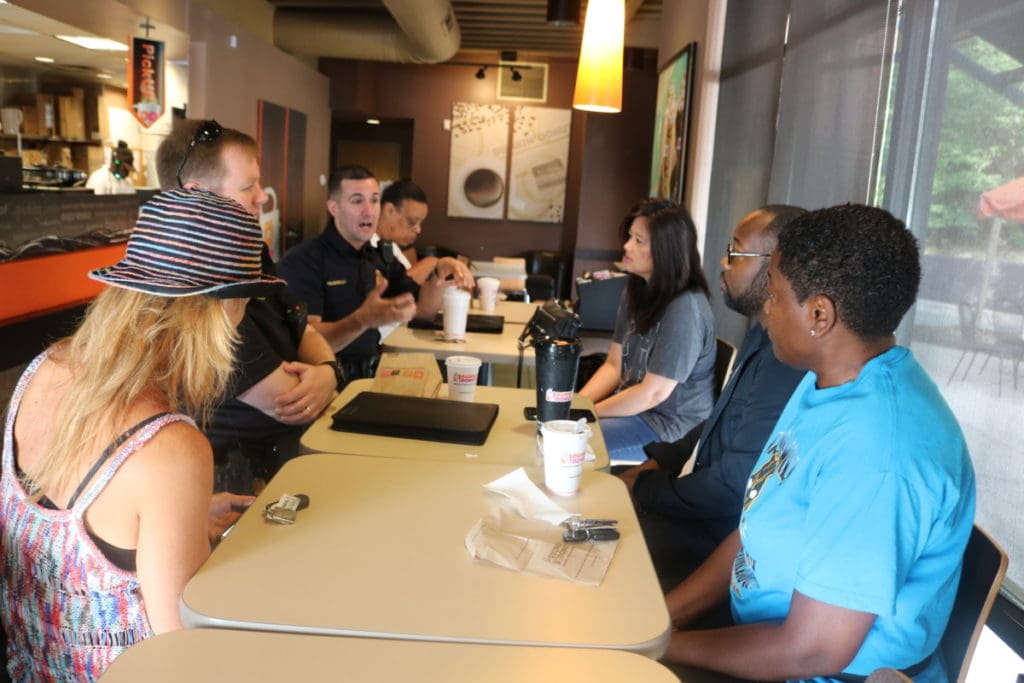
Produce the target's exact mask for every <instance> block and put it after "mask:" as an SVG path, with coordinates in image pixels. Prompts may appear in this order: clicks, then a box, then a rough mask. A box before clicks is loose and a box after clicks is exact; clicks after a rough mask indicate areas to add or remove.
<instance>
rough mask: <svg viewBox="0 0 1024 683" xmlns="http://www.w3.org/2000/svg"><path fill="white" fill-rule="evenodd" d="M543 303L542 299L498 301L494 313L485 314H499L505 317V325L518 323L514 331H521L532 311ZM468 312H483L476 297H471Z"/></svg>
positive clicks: (528, 320)
mask: <svg viewBox="0 0 1024 683" xmlns="http://www.w3.org/2000/svg"><path fill="white" fill-rule="evenodd" d="M542 303H544V302H543V301H541V302H537V301H531V302H530V303H525V302H523V301H499V302H498V303H497V304H496V305H495V307H494V313H488V314H487V315H500V316H502V317H504V318H505V325H513V326H515V325H518V326H519V329H518V330H516V332H517V333H518V332H521V331H522V326H523V325H525V324H526V323H528V322H530V319H531V318H533V314H534V311H536V310H537V306H539V305H541V304H542ZM469 312H470V313H483V311H481V310H480V302H479V300H477V299H473V306H472V308H470V309H469Z"/></svg>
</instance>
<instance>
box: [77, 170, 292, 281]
mask: <svg viewBox="0 0 1024 683" xmlns="http://www.w3.org/2000/svg"><path fill="white" fill-rule="evenodd" d="M261 247H262V233H261V231H260V226H259V224H258V223H257V222H256V219H255V218H253V216H252V215H251V214H250V213H249V212H248V211H246V210H245V209H244V208H243V207H242V205H241V204H238V203H236V202H235V201H234V200H231V199H227V198H226V197H221V196H220V195H216V194H213V193H211V192H206V191H204V190H170V191H167V192H162V193H160V194H158V195H156V196H155V197H153V198H152V199H151V200H149V201H148V202H146V203H145V204H144V205H143V206H142V209H141V211H140V212H139V220H138V223H136V225H135V229H134V230H132V233H131V236H130V237H129V238H128V251H127V253H126V254H125V257H124V259H123V260H121V261H120V262H119V263H116V264H114V265H112V266H108V267H106V268H99V269H97V270H94V271H92V272H90V273H89V277H91V278H92V279H93V280H99V281H100V282H105V283H106V284H108V285H113V286H115V287H123V288H125V289H133V290H135V291H138V292H145V293H147V294H156V295H158V296H171V297H176V296H193V295H195V294H206V295H208V296H213V297H217V298H219V299H231V298H244V297H256V296H265V295H267V294H268V293H269V292H270V291H271V290H273V289H275V288H277V287H280V286H282V285H284V280H281V279H280V278H276V277H272V276H270V275H264V274H263V271H262V268H261V265H260V249H261Z"/></svg>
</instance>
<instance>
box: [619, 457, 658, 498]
mask: <svg viewBox="0 0 1024 683" xmlns="http://www.w3.org/2000/svg"><path fill="white" fill-rule="evenodd" d="M658 469H661V468H660V467H659V466H658V461H657V460H655V459H653V458H648V459H647V460H644V461H643V462H642V463H640V464H639V465H637V466H636V467H630V468H629V469H628V470H626V471H625V472H620V473H619V475H618V476H619V479H621V480H622V481H623V483H624V484H625V485H626V488H627V489H628V490H629V492H630V493H633V486H635V485H636V478H637V476H638V475H639V474H640V473H641V472H643V471H644V470H658Z"/></svg>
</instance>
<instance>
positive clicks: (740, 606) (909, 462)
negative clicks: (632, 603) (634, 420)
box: [666, 205, 975, 683]
mask: <svg viewBox="0 0 1024 683" xmlns="http://www.w3.org/2000/svg"><path fill="white" fill-rule="evenodd" d="M920 277H921V266H920V259H919V255H918V249H917V243H916V240H915V239H914V237H913V235H912V234H911V233H910V231H909V230H907V229H906V227H905V226H904V225H903V223H902V222H901V221H899V220H897V219H896V218H894V217H893V216H892V215H890V214H889V213H887V212H885V211H883V210H882V209H877V208H873V207H869V206H859V205H845V206H837V207H833V208H830V209H821V210H818V211H813V212H810V213H808V214H806V215H804V216H800V217H799V218H797V219H795V220H794V221H792V222H791V223H789V224H788V225H786V227H785V228H783V229H782V232H781V234H780V235H779V243H778V247H777V248H776V250H775V253H773V254H772V257H771V261H770V264H769V268H768V280H769V284H768V300H767V302H766V303H765V329H766V330H767V331H768V336H769V337H770V338H771V340H772V349H773V351H774V352H775V355H776V356H778V358H779V360H780V361H782V362H784V363H786V364H787V365H790V366H792V367H796V368H804V369H807V370H809V371H810V372H808V373H807V375H806V376H805V377H804V379H803V380H802V381H801V383H800V384H799V385H798V386H797V388H796V390H795V391H794V392H793V396H792V397H791V398H790V400H789V402H788V403H787V404H786V407H785V409H784V410H783V411H782V414H781V415H780V416H779V420H778V422H777V423H776V425H775V428H774V430H773V433H772V435H771V436H770V437H769V439H768V441H767V443H766V444H765V447H764V450H763V451H762V453H761V456H760V458H759V459H758V461H757V462H756V463H755V465H754V469H753V471H752V472H751V475H750V478H749V480H748V481H747V486H746V491H745V494H744V499H743V510H742V513H741V516H740V522H739V529H738V530H737V531H736V532H734V533H733V534H732V535H731V536H729V537H727V538H726V539H725V541H723V542H722V544H721V545H720V546H719V547H718V549H717V550H715V552H714V553H713V554H712V555H711V557H709V558H708V560H707V561H706V562H705V563H704V564H703V565H701V567H700V568H699V569H698V570H697V571H696V572H694V573H693V574H691V575H690V577H689V578H688V579H686V580H685V581H684V582H683V583H681V584H680V585H679V586H678V587H677V588H676V589H674V590H673V591H672V592H670V593H669V594H668V596H667V597H666V599H667V602H668V607H669V613H670V615H671V617H672V623H673V625H674V626H675V627H676V628H679V629H686V628H693V627H694V625H695V623H696V620H697V619H698V618H699V617H700V616H702V614H703V613H704V612H706V611H707V610H709V609H711V608H713V607H714V606H715V605H716V604H721V603H724V602H726V601H727V600H728V601H730V602H731V609H732V618H733V620H734V621H735V622H736V623H737V624H738V626H733V627H728V628H720V629H714V630H679V631H677V632H675V633H673V634H672V638H671V642H670V645H669V653H668V657H667V658H668V659H669V660H671V661H674V662H679V663H682V664H687V665H695V666H699V667H702V668H708V669H714V670H717V671H722V672H724V673H728V674H730V675H733V676H738V677H743V678H752V679H757V680H773V681H774V680H782V679H787V680H800V681H806V680H814V681H815V682H816V683H822V682H826V681H827V682H830V683H831V682H832V681H844V682H846V681H863V680H864V677H865V676H867V675H868V674H870V673H871V672H872V671H874V670H875V669H878V668H882V667H891V668H895V669H901V670H903V671H904V672H905V673H906V674H907V675H908V676H910V677H912V678H913V679H914V681H916V682H917V683H945V682H946V680H947V675H946V672H945V671H944V667H943V663H942V662H941V661H940V659H941V657H940V656H939V655H938V654H936V652H935V648H936V646H937V644H938V642H939V639H940V638H941V637H942V633H943V631H944V629H945V628H946V622H947V620H948V618H949V615H950V611H951V610H952V607H953V600H954V597H955V595H956V589H957V583H958V581H959V578H960V566H961V561H962V558H963V553H964V548H965V547H966V545H967V539H968V537H969V535H970V533H971V525H972V523H973V520H974V504H975V487H974V471H973V469H972V467H971V461H970V456H969V454H968V452H967V445H966V443H965V442H964V437H963V434H962V433H961V431H960V427H959V425H958V424H957V421H956V418H955V417H954V416H953V413H952V412H951V411H950V409H949V407H948V406H947V405H946V403H945V401H944V400H943V398H942V395H941V394H940V393H939V390H938V388H936V386H935V384H934V382H932V381H931V379H929V377H928V375H927V374H926V373H925V371H924V370H923V369H922V368H921V366H920V365H919V364H918V363H917V361H916V360H914V356H913V354H912V353H911V352H910V350H909V349H907V348H904V347H902V346H898V345H897V344H896V339H895V336H894V332H895V330H896V327H897V326H898V325H899V323H900V320H901V319H902V318H903V315H904V314H905V313H906V312H907V310H908V309H909V308H910V306H911V305H912V304H913V303H914V298H915V297H916V295H917V287H918V282H919V281H920ZM684 679H685V676H684Z"/></svg>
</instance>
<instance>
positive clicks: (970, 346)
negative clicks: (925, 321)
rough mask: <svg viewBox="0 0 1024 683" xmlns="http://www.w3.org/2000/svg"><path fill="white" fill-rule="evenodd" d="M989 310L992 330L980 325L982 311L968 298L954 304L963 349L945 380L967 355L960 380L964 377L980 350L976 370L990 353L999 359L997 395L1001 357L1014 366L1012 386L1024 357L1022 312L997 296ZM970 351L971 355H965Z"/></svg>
mask: <svg viewBox="0 0 1024 683" xmlns="http://www.w3.org/2000/svg"><path fill="white" fill-rule="evenodd" d="M986 310H989V312H990V313H991V316H992V327H993V330H987V329H981V328H980V326H979V322H980V319H981V317H982V314H983V313H984V311H983V310H982V309H979V308H978V306H977V304H975V303H974V302H973V301H970V300H964V301H961V302H960V303H959V304H958V305H957V316H958V319H959V322H960V337H961V341H962V343H963V352H962V353H961V354H960V358H958V359H957V361H956V365H954V366H953V371H952V372H951V373H949V379H947V380H946V384H951V383H952V382H953V378H954V377H956V373H957V370H959V369H960V365H961V364H962V363H963V361H964V359H965V358H967V366H966V367H965V368H964V373H963V375H961V377H960V380H961V381H964V380H966V379H967V374H968V373H969V372H970V371H971V368H972V367H973V366H974V361H975V360H976V359H977V357H978V355H979V354H982V355H984V356H985V360H984V362H983V363H982V364H981V367H980V368H979V369H978V374H981V373H982V372H984V371H985V368H986V367H987V366H988V362H989V360H991V358H992V357H993V356H995V357H996V358H998V359H999V394H998V395H999V396H1002V395H1003V361H1004V360H1009V361H1010V362H1011V363H1012V367H1013V388H1014V389H1015V390H1016V388H1017V374H1018V369H1019V367H1020V362H1021V360H1022V359H1024V338H1022V335H1024V314H1022V313H1021V309H1020V305H1019V304H1014V303H1013V302H1009V301H1005V300H1000V301H996V302H993V308H991V309H986ZM968 354H970V358H968Z"/></svg>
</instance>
